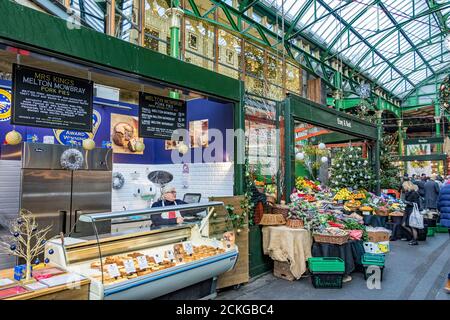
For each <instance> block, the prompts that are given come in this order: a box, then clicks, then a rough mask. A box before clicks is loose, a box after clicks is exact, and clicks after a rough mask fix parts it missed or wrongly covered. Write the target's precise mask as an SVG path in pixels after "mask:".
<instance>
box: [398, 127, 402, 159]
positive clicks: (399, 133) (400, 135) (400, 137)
mask: <svg viewBox="0 0 450 320" xmlns="http://www.w3.org/2000/svg"><path fill="white" fill-rule="evenodd" d="M402 124H403V120H397V126H398V131H397V132H398V155H399V156H400V157H401V156H403V130H402Z"/></svg>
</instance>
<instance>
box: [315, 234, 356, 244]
mask: <svg viewBox="0 0 450 320" xmlns="http://www.w3.org/2000/svg"><path fill="white" fill-rule="evenodd" d="M313 237H314V241H315V242H320V243H331V244H345V243H347V242H348V239H349V238H350V235H349V234H347V235H344V236H333V235H329V234H322V233H314V234H313Z"/></svg>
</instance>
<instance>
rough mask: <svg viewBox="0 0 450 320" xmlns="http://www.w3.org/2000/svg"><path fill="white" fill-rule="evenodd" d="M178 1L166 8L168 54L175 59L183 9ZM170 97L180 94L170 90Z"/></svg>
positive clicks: (178, 53) (178, 47) (177, 53)
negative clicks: (168, 40)
mask: <svg viewBox="0 0 450 320" xmlns="http://www.w3.org/2000/svg"><path fill="white" fill-rule="evenodd" d="M179 6H180V1H179V0H173V1H172V8H169V9H167V10H166V14H167V16H168V17H169V18H170V56H171V57H174V58H176V59H180V28H181V17H183V14H184V11H183V10H182V9H181V8H179ZM170 97H171V98H174V99H179V98H180V94H179V93H178V92H175V91H171V92H170Z"/></svg>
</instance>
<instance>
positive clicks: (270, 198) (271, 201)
mask: <svg viewBox="0 0 450 320" xmlns="http://www.w3.org/2000/svg"><path fill="white" fill-rule="evenodd" d="M266 199H267V203H271V204H275V203H276V202H277V199H276V198H275V197H274V196H273V195H270V194H267V193H266Z"/></svg>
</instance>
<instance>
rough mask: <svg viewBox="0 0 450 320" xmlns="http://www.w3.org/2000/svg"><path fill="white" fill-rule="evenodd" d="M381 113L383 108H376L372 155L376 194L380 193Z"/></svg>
mask: <svg viewBox="0 0 450 320" xmlns="http://www.w3.org/2000/svg"><path fill="white" fill-rule="evenodd" d="M382 113H383V110H377V111H376V115H377V141H376V142H375V148H374V153H375V154H374V157H373V161H375V163H374V169H375V170H374V171H375V193H376V194H377V195H380V193H381V188H380V141H381V139H382V132H383V127H382V123H381V115H382Z"/></svg>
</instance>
